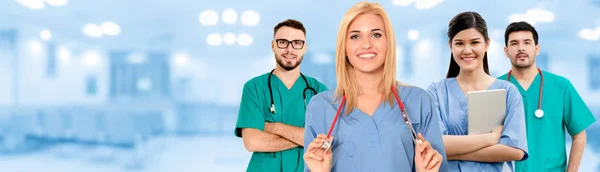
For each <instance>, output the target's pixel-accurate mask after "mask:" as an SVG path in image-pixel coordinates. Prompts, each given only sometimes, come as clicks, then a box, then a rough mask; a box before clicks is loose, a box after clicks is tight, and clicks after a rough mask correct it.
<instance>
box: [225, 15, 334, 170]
mask: <svg viewBox="0 0 600 172" xmlns="http://www.w3.org/2000/svg"><path fill="white" fill-rule="evenodd" d="M273 37H274V39H273V41H272V42H271V49H272V50H273V53H274V54H275V60H276V61H277V65H276V67H275V69H274V70H272V71H269V72H267V73H265V74H262V75H260V76H257V77H254V78H252V79H251V80H249V81H248V82H246V84H244V89H243V92H242V101H241V104H240V111H239V114H238V119H237V124H236V128H235V135H236V136H237V137H241V138H242V140H243V142H244V146H245V147H246V149H247V150H248V151H250V152H253V153H252V157H251V159H250V163H249V164H248V168H247V169H246V171H249V172H263V171H277V172H303V171H304V159H303V158H302V157H303V156H304V151H303V146H304V116H305V110H306V105H307V104H308V101H309V100H310V99H311V98H312V97H313V96H315V95H316V94H317V93H320V92H322V91H325V90H327V87H325V85H323V83H321V82H319V81H317V80H316V79H314V78H312V77H308V76H305V75H303V74H302V73H300V67H298V66H299V65H300V63H301V62H302V59H303V55H304V53H305V52H306V42H305V41H306V29H305V28H304V26H303V24H302V23H301V22H299V21H296V20H291V19H289V20H285V21H283V22H281V23H279V24H277V25H276V26H275V28H274V36H273Z"/></svg>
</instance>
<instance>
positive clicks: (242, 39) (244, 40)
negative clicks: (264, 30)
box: [237, 33, 252, 46]
mask: <svg viewBox="0 0 600 172" xmlns="http://www.w3.org/2000/svg"><path fill="white" fill-rule="evenodd" d="M237 43H238V45H241V46H249V45H250V44H252V35H250V34H247V33H242V34H239V35H238V38H237Z"/></svg>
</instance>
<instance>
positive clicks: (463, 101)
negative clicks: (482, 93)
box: [447, 78, 498, 111]
mask: <svg viewBox="0 0 600 172" xmlns="http://www.w3.org/2000/svg"><path fill="white" fill-rule="evenodd" d="M496 82H498V79H495V80H494V82H492V84H490V86H488V88H486V89H485V90H490V89H491V88H493V87H494V85H495V84H496ZM447 86H448V87H449V88H448V89H449V90H450V92H451V93H452V94H453V95H454V97H455V98H456V99H458V102H459V103H460V107H461V109H462V110H463V111H466V110H467V107H468V106H467V103H468V97H467V94H465V93H464V92H463V91H462V89H461V88H460V85H458V80H456V78H450V79H448V85H447Z"/></svg>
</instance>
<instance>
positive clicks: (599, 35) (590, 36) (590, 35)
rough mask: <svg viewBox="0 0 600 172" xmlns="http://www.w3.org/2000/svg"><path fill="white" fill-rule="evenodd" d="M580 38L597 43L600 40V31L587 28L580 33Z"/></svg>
mask: <svg viewBox="0 0 600 172" xmlns="http://www.w3.org/2000/svg"><path fill="white" fill-rule="evenodd" d="M578 36H579V37H580V38H582V39H585V40H590V41H597V40H599V39H600V31H598V29H596V30H593V29H588V28H585V29H581V30H580V31H579V33H578Z"/></svg>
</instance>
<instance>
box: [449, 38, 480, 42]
mask: <svg viewBox="0 0 600 172" xmlns="http://www.w3.org/2000/svg"><path fill="white" fill-rule="evenodd" d="M479 40H481V38H474V39H471V41H479ZM453 41H463V40H462V39H454V40H453Z"/></svg>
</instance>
